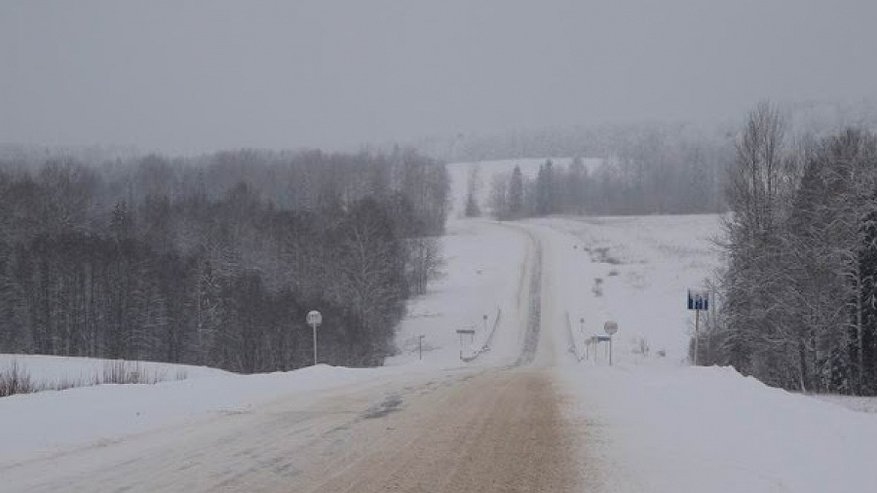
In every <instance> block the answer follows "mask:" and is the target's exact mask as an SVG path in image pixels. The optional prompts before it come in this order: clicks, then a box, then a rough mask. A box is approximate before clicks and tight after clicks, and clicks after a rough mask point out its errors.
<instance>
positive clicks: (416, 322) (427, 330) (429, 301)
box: [386, 221, 530, 368]
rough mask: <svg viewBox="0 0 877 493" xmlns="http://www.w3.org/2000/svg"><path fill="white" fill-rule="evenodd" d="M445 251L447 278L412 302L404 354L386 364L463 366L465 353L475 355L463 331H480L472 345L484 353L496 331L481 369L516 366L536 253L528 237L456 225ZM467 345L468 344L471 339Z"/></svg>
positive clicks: (402, 331)
mask: <svg viewBox="0 0 877 493" xmlns="http://www.w3.org/2000/svg"><path fill="white" fill-rule="evenodd" d="M442 248H443V254H444V256H445V258H446V261H447V265H446V267H445V268H444V276H443V277H442V279H440V280H438V282H436V283H434V284H433V285H431V287H430V289H429V292H428V293H427V294H426V295H425V296H422V297H419V298H416V299H414V300H412V301H410V302H409V304H408V315H407V317H406V318H405V319H404V320H403V321H402V323H401V325H400V327H399V328H398V332H397V337H396V341H397V343H396V345H397V346H398V348H399V350H400V354H399V355H397V356H394V357H392V358H388V360H387V361H386V364H387V365H400V364H410V363H418V364H421V365H425V366H431V367H438V368H446V367H454V366H459V365H461V364H462V362H461V361H460V351H461V349H464V351H465V352H466V355H468V354H469V351H468V347H467V348H463V347H461V343H460V336H459V335H458V334H457V329H470V330H474V331H475V337H474V339H475V340H474V343H473V344H472V346H473V347H474V348H481V347H483V346H484V345H485V344H486V343H487V342H488V341H487V338H488V336H489V334H490V333H491V332H492V331H493V330H494V326H496V329H495V333H494V334H493V340H492V341H490V351H489V352H486V353H483V354H482V355H481V356H479V357H478V359H477V360H476V364H478V365H497V364H501V363H503V362H509V361H513V360H514V359H515V358H516V357H517V355H518V348H519V336H520V331H519V330H518V329H519V326H520V324H518V323H517V322H518V320H519V319H520V318H521V317H522V316H523V315H522V312H521V309H522V308H524V307H526V300H527V293H526V288H527V286H526V285H525V284H524V281H525V279H524V277H523V269H524V267H525V265H524V264H525V263H526V262H527V261H528V255H529V254H530V245H529V239H528V237H527V236H526V235H523V234H521V232H520V231H517V230H515V229H514V228H510V227H507V226H503V225H499V224H496V223H492V222H489V221H452V222H451V223H450V224H449V225H448V234H447V235H446V236H445V237H444V238H442ZM485 315H486V316H487V320H486V321H485V319H484V316H485ZM497 317H499V321H498V322H497ZM421 335H423V336H424V337H423V360H422V361H420V360H419V349H420V348H419V346H418V343H419V336H421ZM466 337H468V336H466ZM464 342H465V343H466V344H468V340H467V341H464Z"/></svg>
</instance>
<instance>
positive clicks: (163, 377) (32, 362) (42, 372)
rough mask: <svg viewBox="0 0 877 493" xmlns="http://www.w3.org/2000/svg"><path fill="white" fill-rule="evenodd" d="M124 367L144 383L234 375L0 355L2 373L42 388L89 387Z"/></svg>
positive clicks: (207, 370)
mask: <svg viewBox="0 0 877 493" xmlns="http://www.w3.org/2000/svg"><path fill="white" fill-rule="evenodd" d="M116 364H124V365H126V366H127V369H128V370H130V371H134V370H135V369H136V370H138V371H140V372H142V373H143V375H142V377H144V379H145V380H148V381H167V380H184V379H187V378H203V377H217V376H222V375H231V373H229V372H227V371H224V370H219V369H216V368H208V367H206V366H192V365H177V364H170V363H155V362H151V361H124V360H110V359H100V358H77V357H69V356H44V355H38V354H0V372H3V371H4V370H6V369H7V368H10V367H11V366H12V365H17V367H18V370H19V371H23V372H25V373H27V375H29V376H30V378H31V381H32V382H33V383H34V384H35V385H37V386H40V387H68V386H75V387H78V386H84V385H90V384H92V383H94V382H95V381H102V380H103V375H104V371H105V370H107V369H108V365H116Z"/></svg>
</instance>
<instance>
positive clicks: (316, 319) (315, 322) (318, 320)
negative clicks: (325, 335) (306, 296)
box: [307, 310, 323, 366]
mask: <svg viewBox="0 0 877 493" xmlns="http://www.w3.org/2000/svg"><path fill="white" fill-rule="evenodd" d="M307 322H308V324H310V326H311V328H313V330H314V366H317V327H318V326H319V325H320V324H322V323H323V315H322V314H320V312H318V311H317V310H311V311H309V312H308V316H307Z"/></svg>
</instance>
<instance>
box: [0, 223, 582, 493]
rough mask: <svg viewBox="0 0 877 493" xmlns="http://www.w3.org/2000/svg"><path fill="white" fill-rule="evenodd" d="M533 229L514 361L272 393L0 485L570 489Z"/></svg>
mask: <svg viewBox="0 0 877 493" xmlns="http://www.w3.org/2000/svg"><path fill="white" fill-rule="evenodd" d="M531 238H532V239H533V243H534V245H535V246H534V249H535V252H536V253H537V254H536V255H529V256H528V257H529V258H530V259H531V260H530V261H529V262H525V265H524V266H523V267H522V268H523V269H525V270H526V271H527V274H526V275H524V276H521V279H522V282H527V283H528V286H527V287H526V288H525V289H527V291H528V292H529V296H528V297H527V298H528V299H529V301H528V304H529V306H530V308H529V310H525V311H528V312H530V316H529V317H526V318H527V320H522V321H520V324H521V334H520V336H519V339H520V340H521V346H522V353H521V356H520V357H519V358H518V361H517V363H516V364H514V365H512V366H508V367H504V368H490V369H484V368H481V369H478V368H459V369H455V370H443V371H437V372H434V373H431V374H426V373H420V374H417V373H414V374H408V375H402V374H400V375H396V376H392V377H382V378H381V379H376V381H374V382H371V383H369V384H366V385H362V384H359V385H356V386H349V387H347V388H340V389H336V390H333V391H328V392H326V395H324V396H322V397H321V398H320V399H317V400H316V401H310V402H312V404H308V405H302V404H299V403H297V402H296V398H295V396H289V397H283V398H280V399H278V400H277V401H274V402H273V403H271V404H269V405H266V406H261V407H259V408H256V409H252V410H246V411H244V412H236V413H229V414H226V415H220V416H217V417H215V418H214V419H210V420H204V421H201V422H197V423H194V424H193V423H189V424H187V425H185V426H178V427H176V428H169V429H165V430H162V431H160V432H152V433H145V434H142V435H139V436H134V437H129V438H126V439H124V440H121V441H119V442H116V443H107V444H100V445H96V446H91V447H86V448H82V449H79V450H75V451H71V452H66V453H64V454H62V455H59V456H56V457H53V458H51V459H42V460H36V461H32V462H26V463H22V464H17V465H12V466H8V467H4V468H0V477H2V478H3V480H2V481H3V489H4V491H150V492H152V491H186V492H187V493H192V492H198V491H266V492H275V491H277V492H280V491H284V492H285V491H293V492H300V491H301V492H345V491H349V492H378V491H406V492H407V491H411V492H416V491H422V492H468V491H472V492H475V491H479V492H483V491H502V492H511V491H520V492H540V491H545V492H549V491H550V492H565V491H576V490H578V489H579V485H580V481H579V477H578V473H577V468H576V465H575V457H576V450H575V449H576V447H577V446H579V445H580V443H581V441H582V436H583V431H582V430H576V429H575V428H574V427H572V426H571V425H569V424H568V423H567V422H566V421H565V419H564V417H563V412H562V410H563V406H564V401H563V397H562V393H561V392H559V391H558V389H557V384H556V383H555V380H554V377H553V372H552V367H553V364H554V361H553V360H554V354H555V350H554V344H553V340H552V334H551V331H549V330H540V325H541V320H542V319H543V318H544V317H543V316H542V314H543V313H544V311H545V310H544V309H543V307H542V305H543V304H544V302H545V300H543V299H542V298H541V293H544V292H545V291H544V290H543V289H542V284H543V280H544V279H546V277H545V276H544V275H543V273H542V272H541V268H540V265H541V248H540V247H539V246H538V241H537V240H536V238H535V237H534V236H532V235H531ZM531 253H532V252H531ZM525 280H526V281H525ZM556 330H559V329H556ZM96 419H100V417H99V416H97V417H96Z"/></svg>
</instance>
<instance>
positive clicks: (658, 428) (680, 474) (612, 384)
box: [562, 365, 877, 493]
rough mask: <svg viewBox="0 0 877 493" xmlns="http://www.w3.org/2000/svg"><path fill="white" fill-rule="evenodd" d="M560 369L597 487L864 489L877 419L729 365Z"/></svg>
mask: <svg viewBox="0 0 877 493" xmlns="http://www.w3.org/2000/svg"><path fill="white" fill-rule="evenodd" d="M577 370H578V371H576V370H575V369H571V371H566V372H564V373H562V379H563V381H564V382H565V386H566V388H567V391H568V392H570V393H572V394H573V395H575V396H576V398H575V399H573V400H572V402H573V408H572V416H573V419H575V420H577V421H578V422H579V423H581V424H582V426H583V427H584V429H585V430H586V433H587V436H586V438H585V440H584V443H585V447H586V451H585V454H584V457H583V458H582V461H583V466H582V467H585V468H586V469H588V470H589V471H592V472H593V473H594V474H593V475H591V477H592V478H593V480H594V483H595V484H593V485H592V486H596V487H599V489H597V490H596V491H613V492H679V491H709V492H725V491H727V492H740V491H746V492H750V493H754V492H774V491H793V492H798V493H806V492H814V493H815V492H825V491H836V492H851V493H852V492H862V491H869V490H871V489H872V488H873V478H872V476H873V470H872V462H873V459H874V457H875V456H877V416H875V415H872V414H865V413H857V412H853V411H850V410H848V409H845V408H842V407H840V406H836V405H833V404H829V403H825V402H821V401H818V400H816V399H812V398H810V397H807V396H802V395H797V394H793V393H789V392H786V391H784V390H780V389H774V388H770V387H767V386H766V385H764V384H762V383H761V382H759V381H758V380H756V379H754V378H751V377H743V376H742V375H740V374H739V373H737V372H736V371H734V370H733V369H731V368H717V367H712V368H704V367H701V368H692V367H678V366H672V365H642V366H628V367H615V368H608V367H600V368H595V367H579V368H578V369H577Z"/></svg>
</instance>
